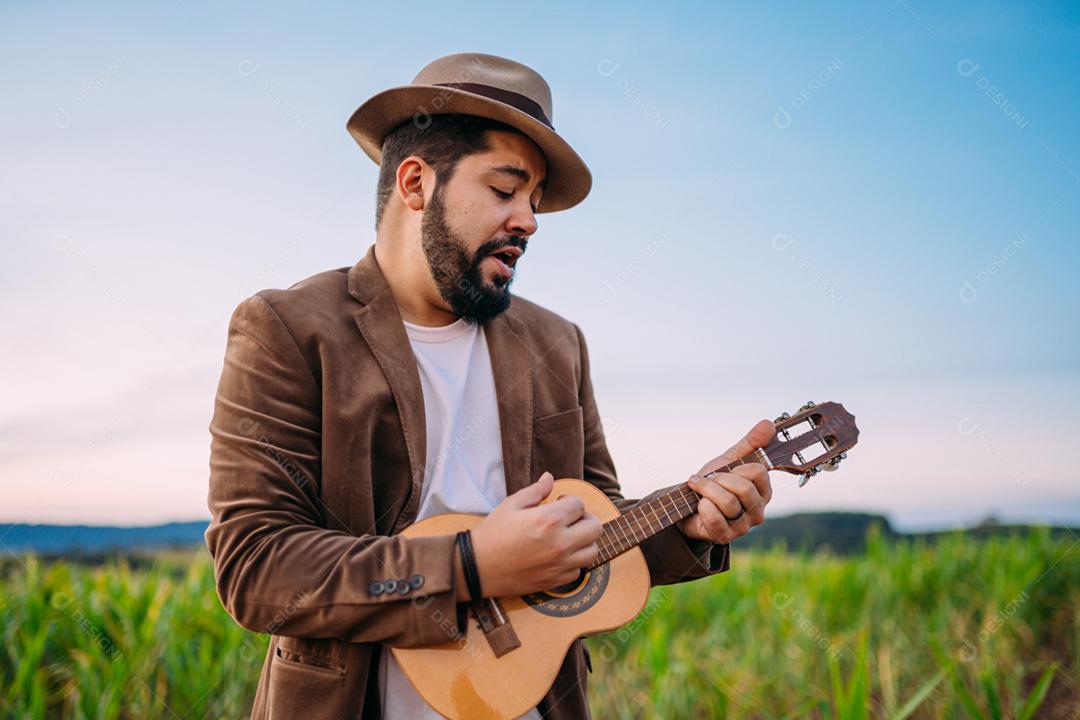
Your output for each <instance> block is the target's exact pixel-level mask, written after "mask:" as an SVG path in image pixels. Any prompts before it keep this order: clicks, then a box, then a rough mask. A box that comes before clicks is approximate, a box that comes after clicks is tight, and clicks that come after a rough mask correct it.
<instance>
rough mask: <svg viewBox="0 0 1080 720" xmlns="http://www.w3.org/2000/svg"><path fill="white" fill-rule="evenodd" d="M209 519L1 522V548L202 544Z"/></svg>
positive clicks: (92, 550)
mask: <svg viewBox="0 0 1080 720" xmlns="http://www.w3.org/2000/svg"><path fill="white" fill-rule="evenodd" d="M208 524H209V523H208V522H207V521H206V520H195V521H193V522H177V523H167V524H165V525H147V526H143V527H109V526H103V525H22V524H12V525H0V543H2V545H0V549H7V550H11V551H14V552H36V553H38V554H40V555H64V554H71V555H82V554H96V553H103V552H116V551H127V550H155V549H164V548H173V547H181V546H188V545H200V544H203V543H204V542H205V541H204V540H203V532H204V531H205V530H206V526H207V525H208Z"/></svg>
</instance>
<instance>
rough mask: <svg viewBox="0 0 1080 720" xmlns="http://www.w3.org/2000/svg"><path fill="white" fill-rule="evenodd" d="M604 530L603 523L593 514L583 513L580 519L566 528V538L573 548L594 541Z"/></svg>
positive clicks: (575, 548)
mask: <svg viewBox="0 0 1080 720" xmlns="http://www.w3.org/2000/svg"><path fill="white" fill-rule="evenodd" d="M603 532H604V526H603V524H602V523H601V522H600V521H599V520H597V519H596V516H595V515H590V514H588V513H585V514H584V515H583V516H582V517H581V519H580V520H578V521H577V522H576V523H574V524H573V525H571V526H570V527H568V528H566V539H567V542H569V543H570V547H571V548H572V549H574V550H577V549H579V548H582V547H585V546H587V545H589V544H591V543H595V542H596V541H598V540H599V539H600V535H601V534H603Z"/></svg>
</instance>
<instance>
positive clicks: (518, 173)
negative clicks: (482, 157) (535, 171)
mask: <svg viewBox="0 0 1080 720" xmlns="http://www.w3.org/2000/svg"><path fill="white" fill-rule="evenodd" d="M491 172H496V173H499V174H500V175H510V176H512V177H515V178H517V179H518V180H523V181H525V182H529V178H531V177H532V175H531V174H530V173H529V171H528V170H526V169H525V168H521V167H518V166H517V165H499V166H498V167H493V168H491ZM537 187H539V188H540V189H541V190H546V189H547V178H544V179H543V180H541V181H540V182H539V183H538V184H537Z"/></svg>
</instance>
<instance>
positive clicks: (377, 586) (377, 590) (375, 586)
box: [367, 580, 384, 595]
mask: <svg viewBox="0 0 1080 720" xmlns="http://www.w3.org/2000/svg"><path fill="white" fill-rule="evenodd" d="M367 589H368V592H369V593H371V594H372V595H382V594H383V590H384V588H383V584H382V583H381V582H379V581H378V580H376V581H375V582H373V583H371V584H370V585H368V588H367Z"/></svg>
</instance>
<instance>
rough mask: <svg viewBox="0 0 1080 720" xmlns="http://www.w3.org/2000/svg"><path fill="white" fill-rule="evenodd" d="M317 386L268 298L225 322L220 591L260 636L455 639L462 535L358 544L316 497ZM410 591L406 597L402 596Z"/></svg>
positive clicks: (213, 498) (215, 425) (210, 538)
mask: <svg viewBox="0 0 1080 720" xmlns="http://www.w3.org/2000/svg"><path fill="white" fill-rule="evenodd" d="M321 422H322V412H321V389H320V383H319V382H318V381H317V379H316V375H315V373H313V371H312V369H311V368H310V367H309V365H308V363H307V361H306V360H305V359H304V356H303V355H302V354H301V352H300V349H299V348H298V347H297V344H296V342H295V340H294V339H293V336H292V335H291V334H290V332H289V330H288V328H287V327H286V326H285V324H284V323H283V322H282V320H281V319H280V317H279V316H278V315H277V313H276V312H275V311H274V309H273V308H272V306H271V305H270V304H269V302H268V301H267V300H266V299H264V298H263V297H262V296H261V295H255V296H252V297H250V298H248V299H247V300H245V301H243V302H242V303H241V304H240V305H239V306H238V307H237V308H236V310H235V311H234V312H233V314H232V318H231V320H230V322H229V330H228V344H227V349H226V352H225V363H224V368H223V370H222V374H221V380H220V382H219V384H218V389H217V396H216V399H215V402H214V414H213V419H212V420H211V423H210V434H211V450H210V489H209V495H208V505H209V508H210V513H211V522H210V525H209V527H208V528H207V530H206V535H205V537H206V543H207V546H208V548H209V550H210V555H211V556H212V557H213V561H214V573H215V578H216V583H217V591H218V595H219V597H220V598H221V601H222V603H223V605H224V606H225V609H226V610H227V611H228V613H229V614H230V615H231V616H232V617H233V619H234V620H236V622H237V623H239V624H240V625H242V626H243V627H245V628H247V629H249V630H253V631H255V632H266V633H272V634H275V635H286V636H293V637H305V638H339V639H342V640H346V641H349V642H384V643H386V644H388V645H395V646H400V647H412V646H419V645H430V644H437V643H443V642H447V641H448V640H449V639H451V638H453V637H454V636H455V635H456V633H457V632H458V625H457V613H456V602H455V591H456V589H455V587H454V584H455V573H456V564H457V563H459V562H460V560H459V559H458V558H457V553H456V552H455V545H454V536H453V535H440V536H432V537H417V538H404V537H400V536H390V537H387V536H381V535H363V536H359V537H358V536H356V535H353V534H350V533H348V532H345V531H343V530H339V529H332V527H333V526H335V525H336V526H337V527H339V528H340V527H344V523H341V522H337V521H336V519H335V518H333V517H332V516H331V513H330V511H329V509H328V508H327V507H326V506H325V505H324V504H323V503H322V501H321V500H320V453H321ZM403 588H405V589H403Z"/></svg>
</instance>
